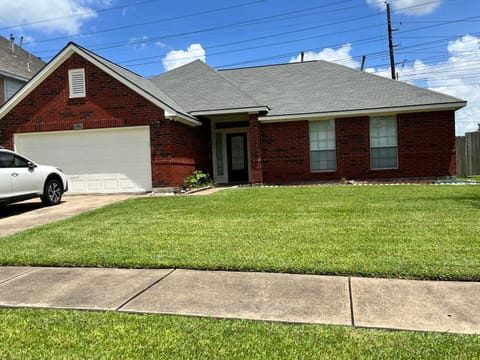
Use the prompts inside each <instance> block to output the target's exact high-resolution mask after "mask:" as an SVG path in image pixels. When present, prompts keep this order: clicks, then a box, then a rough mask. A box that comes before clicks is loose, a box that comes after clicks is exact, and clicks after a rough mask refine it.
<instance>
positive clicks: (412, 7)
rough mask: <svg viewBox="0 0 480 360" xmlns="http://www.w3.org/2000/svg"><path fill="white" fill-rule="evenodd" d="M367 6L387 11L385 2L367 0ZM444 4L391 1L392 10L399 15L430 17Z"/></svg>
mask: <svg viewBox="0 0 480 360" xmlns="http://www.w3.org/2000/svg"><path fill="white" fill-rule="evenodd" d="M366 1H367V4H368V5H370V6H373V7H377V8H379V9H381V10H385V0H366ZM441 3H442V0H391V1H390V8H391V9H392V10H393V11H394V12H396V13H398V14H406V15H414V16H422V15H428V14H431V13H432V12H434V11H435V9H436V8H437V7H438V6H439V5H440V4H441Z"/></svg>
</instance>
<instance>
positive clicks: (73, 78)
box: [68, 68, 87, 99]
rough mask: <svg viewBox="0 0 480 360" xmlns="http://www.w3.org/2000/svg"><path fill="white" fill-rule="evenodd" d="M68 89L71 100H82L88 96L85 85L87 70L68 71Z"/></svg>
mask: <svg viewBox="0 0 480 360" xmlns="http://www.w3.org/2000/svg"><path fill="white" fill-rule="evenodd" d="M68 87H69V91H70V99H74V98H82V97H86V96H87V90H86V85H85V69H83V68H81V69H70V70H68Z"/></svg>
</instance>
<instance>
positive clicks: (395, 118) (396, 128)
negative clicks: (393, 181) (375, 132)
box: [368, 115, 399, 170]
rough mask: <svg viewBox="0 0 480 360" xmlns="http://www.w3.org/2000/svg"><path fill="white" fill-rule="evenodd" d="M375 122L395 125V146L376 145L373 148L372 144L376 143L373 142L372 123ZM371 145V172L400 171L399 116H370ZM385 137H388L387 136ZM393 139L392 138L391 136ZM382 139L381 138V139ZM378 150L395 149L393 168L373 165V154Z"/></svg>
mask: <svg viewBox="0 0 480 360" xmlns="http://www.w3.org/2000/svg"><path fill="white" fill-rule="evenodd" d="M375 120H390V121H391V122H392V123H393V124H394V125H395V145H382V146H378V145H375V146H373V145H372V143H373V142H374V141H373V139H374V138H373V136H372V122H373V121H375ZM368 130H369V145H370V151H369V152H370V169H371V170H395V169H398V162H399V159H398V120H397V116H396V115H383V116H370V118H369V128H368ZM385 137H388V135H387V136H385ZM390 137H392V136H390ZM379 138H380V137H379ZM378 149H395V165H394V166H393V164H392V166H382V167H380V166H378V167H375V166H374V164H373V156H372V152H373V150H378Z"/></svg>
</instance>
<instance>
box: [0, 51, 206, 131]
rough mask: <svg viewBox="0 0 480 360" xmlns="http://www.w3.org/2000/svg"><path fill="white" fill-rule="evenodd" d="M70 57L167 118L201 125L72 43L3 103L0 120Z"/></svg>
mask: <svg viewBox="0 0 480 360" xmlns="http://www.w3.org/2000/svg"><path fill="white" fill-rule="evenodd" d="M73 54H78V55H79V56H81V57H83V58H84V59H86V60H87V61H89V62H91V63H92V64H94V65H95V66H97V67H99V68H100V69H102V70H103V71H105V72H106V73H107V74H109V75H110V76H112V77H114V78H115V79H117V80H118V81H120V82H121V83H122V84H124V85H125V86H127V87H128V88H130V89H131V90H133V91H135V92H136V93H138V94H139V95H141V96H143V97H144V98H145V99H147V100H149V101H151V102H152V103H153V104H155V105H156V106H158V107H161V108H162V109H164V110H165V115H166V116H167V117H170V118H172V119H174V120H178V121H180V122H183V123H186V124H187V125H191V126H198V125H201V123H200V122H199V121H198V120H196V119H195V118H194V117H193V116H191V115H189V114H188V113H186V112H185V111H184V110H183V109H182V108H181V106H180V105H178V104H177V103H176V102H175V101H174V100H173V99H171V98H170V97H169V96H168V95H166V94H165V93H164V92H163V91H161V90H160V89H159V88H157V87H156V86H154V85H153V84H152V83H151V82H150V81H149V80H147V79H145V78H143V77H141V76H139V75H137V74H135V73H133V72H131V71H129V70H127V69H124V68H122V67H120V66H118V65H116V64H114V63H112V62H110V61H109V60H106V59H104V58H102V57H100V56H98V55H96V54H94V53H92V52H90V51H88V50H86V49H84V48H82V47H81V46H79V45H76V44H74V43H69V44H67V46H65V47H64V48H63V49H62V50H61V51H60V52H59V53H58V54H57V55H56V56H55V57H54V58H53V59H52V60H51V61H50V62H49V63H48V64H47V65H46V66H45V67H44V68H43V69H42V70H41V71H40V72H38V73H37V74H36V75H35V76H34V77H33V78H32V79H31V80H30V81H29V82H28V83H27V84H26V85H25V86H24V87H23V88H22V89H21V90H20V91H19V92H17V93H16V94H15V95H14V96H13V97H12V98H10V99H9V100H8V101H7V103H5V105H4V106H2V107H1V108H0V118H2V117H3V116H4V115H5V114H7V113H8V112H9V111H10V110H11V109H12V108H13V107H14V106H15V105H17V104H18V103H19V102H20V101H22V100H23V99H24V98H25V97H26V96H27V95H28V94H29V93H30V92H32V91H33V90H34V89H35V88H36V87H37V86H38V85H39V84H41V83H42V82H43V81H44V80H45V79H46V78H47V77H48V76H49V75H50V74H52V73H53V72H54V71H55V70H56V69H57V68H58V67H59V66H60V65H61V64H63V62H64V61H65V60H66V59H68V58H69V57H70V56H71V55H73Z"/></svg>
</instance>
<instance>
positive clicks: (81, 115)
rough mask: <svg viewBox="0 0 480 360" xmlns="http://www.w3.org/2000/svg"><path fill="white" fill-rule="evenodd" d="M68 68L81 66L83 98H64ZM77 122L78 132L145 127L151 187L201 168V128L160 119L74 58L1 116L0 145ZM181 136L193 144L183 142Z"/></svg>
mask: <svg viewBox="0 0 480 360" xmlns="http://www.w3.org/2000/svg"><path fill="white" fill-rule="evenodd" d="M72 68H85V75H86V89H87V97H86V98H76V99H69V90H68V70H69V69H72ZM78 123H81V124H82V125H83V128H84V129H98V128H110V127H125V126H141V125H147V126H150V135H151V139H150V141H151V148H152V184H153V186H154V187H156V186H178V185H181V184H182V183H183V178H184V177H185V176H186V175H185V174H186V173H189V172H191V171H193V170H194V169H196V168H197V166H203V167H205V166H206V165H205V163H206V161H205V156H206V155H205V154H204V153H203V152H204V151H205V149H207V150H208V136H207V135H206V134H208V131H206V130H205V127H204V126H202V127H196V128H192V127H190V126H187V125H184V124H181V123H178V122H174V121H170V120H166V119H165V116H164V111H163V109H161V108H159V107H157V106H155V105H154V104H152V103H150V102H149V101H148V100H146V99H144V98H143V97H141V96H140V95H138V94H137V93H135V92H133V91H132V90H130V89H129V88H127V87H126V86H124V85H123V84H121V83H120V82H119V81H117V80H116V79H114V78H112V77H110V76H109V75H108V74H106V73H105V72H103V71H102V70H101V69H99V68H97V67H95V66H94V65H93V64H91V63H89V62H88V61H86V60H85V59H83V58H82V57H81V56H79V55H76V54H74V55H72V56H71V57H70V58H69V59H67V60H66V61H65V62H64V63H63V64H62V65H61V66H60V67H59V68H58V69H56V70H55V71H54V72H53V73H52V74H51V75H50V76H49V77H48V78H47V79H45V80H44V81H43V82H42V84H40V85H39V86H38V87H37V88H36V89H35V90H33V91H32V92H31V93H30V94H29V95H28V96H27V97H26V98H25V99H24V100H22V101H21V102H20V104H18V105H17V106H16V107H15V108H14V109H13V110H12V111H10V113H9V114H8V115H7V116H6V117H4V118H3V120H2V126H1V127H2V128H3V130H4V135H3V136H2V137H1V138H0V145H3V146H5V147H7V148H11V149H12V148H13V134H14V133H22V132H42V131H61V130H73V126H74V124H78ZM80 131H81V130H80ZM187 138H190V139H194V140H193V141H191V142H189V143H188V144H187V141H186V139H187ZM184 175H185V176H184Z"/></svg>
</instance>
